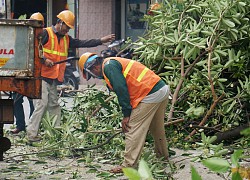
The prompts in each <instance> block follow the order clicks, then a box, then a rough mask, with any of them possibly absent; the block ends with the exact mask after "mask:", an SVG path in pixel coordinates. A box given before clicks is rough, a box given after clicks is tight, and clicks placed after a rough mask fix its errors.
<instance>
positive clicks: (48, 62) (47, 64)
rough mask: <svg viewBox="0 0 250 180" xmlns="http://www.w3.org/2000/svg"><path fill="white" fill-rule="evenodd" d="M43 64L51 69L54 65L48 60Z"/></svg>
mask: <svg viewBox="0 0 250 180" xmlns="http://www.w3.org/2000/svg"><path fill="white" fill-rule="evenodd" d="M44 64H45V66H47V67H52V66H53V65H54V62H53V61H51V60H49V59H46V60H45V63H44Z"/></svg>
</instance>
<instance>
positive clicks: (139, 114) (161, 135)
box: [122, 93, 169, 167]
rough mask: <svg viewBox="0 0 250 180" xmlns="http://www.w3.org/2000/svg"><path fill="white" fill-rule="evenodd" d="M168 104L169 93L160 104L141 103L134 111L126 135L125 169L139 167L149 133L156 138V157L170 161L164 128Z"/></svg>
mask: <svg viewBox="0 0 250 180" xmlns="http://www.w3.org/2000/svg"><path fill="white" fill-rule="evenodd" d="M167 103H168V93H167V96H166V99H165V100H164V101H162V102H160V103H140V104H139V105H138V106H137V107H136V108H135V109H133V110H132V113H131V116H130V120H129V125H130V126H131V128H130V129H129V132H127V133H126V134H125V153H124V162H123V164H122V166H123V167H137V165H138V161H139V158H140V156H141V153H142V150H143V147H144V144H145V140H146V136H147V133H148V131H149V132H150V133H151V135H152V136H153V138H154V144H155V153H156V156H157V157H164V158H165V159H166V160H168V157H169V155H168V148H167V141H166V136H165V128H164V117H165V110H166V106H167Z"/></svg>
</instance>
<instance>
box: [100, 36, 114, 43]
mask: <svg viewBox="0 0 250 180" xmlns="http://www.w3.org/2000/svg"><path fill="white" fill-rule="evenodd" d="M113 40H115V34H110V35H107V36H104V37H102V38H101V42H102V43H106V42H111V41H113Z"/></svg>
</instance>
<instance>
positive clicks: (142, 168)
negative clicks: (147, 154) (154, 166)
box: [138, 159, 153, 180]
mask: <svg viewBox="0 0 250 180" xmlns="http://www.w3.org/2000/svg"><path fill="white" fill-rule="evenodd" d="M138 172H139V174H140V176H141V177H142V178H145V179H148V180H150V179H153V176H152V173H151V172H150V168H149V167H148V165H147V163H146V162H145V161H144V160H143V159H142V160H141V161H140V163H139V169H138Z"/></svg>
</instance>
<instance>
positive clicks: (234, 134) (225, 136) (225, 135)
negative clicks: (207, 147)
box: [213, 123, 250, 144]
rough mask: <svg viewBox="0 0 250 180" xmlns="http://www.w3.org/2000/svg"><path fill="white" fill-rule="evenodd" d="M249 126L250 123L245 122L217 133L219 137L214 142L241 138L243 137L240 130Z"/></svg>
mask: <svg viewBox="0 0 250 180" xmlns="http://www.w3.org/2000/svg"><path fill="white" fill-rule="evenodd" d="M249 127H250V123H247V124H243V125H241V126H238V127H236V128H234V129H230V130H227V131H225V132H219V133H216V134H215V136H216V137H217V139H216V140H215V141H214V142H213V144H218V143H220V142H221V141H224V140H230V141H231V140H233V139H239V138H240V137H242V135H241V134H240V132H241V131H242V130H244V129H246V128H249Z"/></svg>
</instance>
